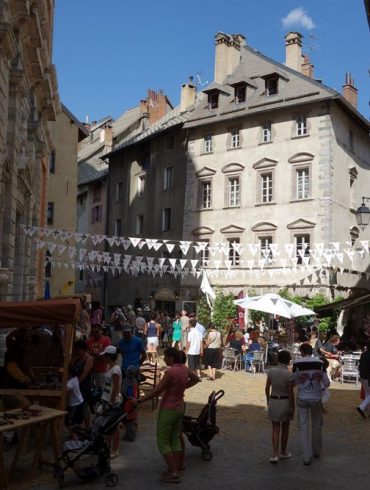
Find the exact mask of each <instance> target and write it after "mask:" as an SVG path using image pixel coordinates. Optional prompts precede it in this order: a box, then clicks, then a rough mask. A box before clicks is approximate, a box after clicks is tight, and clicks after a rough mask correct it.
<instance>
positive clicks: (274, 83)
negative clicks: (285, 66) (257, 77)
mask: <svg viewBox="0 0 370 490" xmlns="http://www.w3.org/2000/svg"><path fill="white" fill-rule="evenodd" d="M278 87H279V77H277V76H275V75H274V76H272V77H268V78H265V95H267V97H269V96H270V95H276V94H277V93H278Z"/></svg>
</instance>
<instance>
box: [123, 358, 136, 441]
mask: <svg viewBox="0 0 370 490" xmlns="http://www.w3.org/2000/svg"><path fill="white" fill-rule="evenodd" d="M137 374H138V368H137V367H135V366H129V367H128V368H127V369H126V373H125V377H124V378H123V383H122V390H121V393H122V396H123V399H124V410H125V411H126V412H129V413H128V414H127V418H126V422H125V426H126V434H125V436H124V437H123V440H124V441H131V442H133V441H134V440H135V438H136V420H137V411H136V409H134V410H132V408H133V407H132V405H131V403H130V400H131V399H133V398H135V399H136V398H138V397H139V389H138V381H137Z"/></svg>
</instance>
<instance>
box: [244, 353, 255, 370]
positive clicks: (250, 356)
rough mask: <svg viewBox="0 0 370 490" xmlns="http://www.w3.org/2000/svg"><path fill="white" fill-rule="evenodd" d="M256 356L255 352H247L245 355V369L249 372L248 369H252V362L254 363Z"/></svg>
mask: <svg viewBox="0 0 370 490" xmlns="http://www.w3.org/2000/svg"><path fill="white" fill-rule="evenodd" d="M253 357H254V354H253V352H247V353H246V354H244V357H243V360H244V362H245V369H246V370H247V369H248V368H251V367H252V361H253Z"/></svg>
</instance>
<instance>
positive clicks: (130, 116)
mask: <svg viewBox="0 0 370 490" xmlns="http://www.w3.org/2000/svg"><path fill="white" fill-rule="evenodd" d="M141 117H143V114H142V112H141V111H140V107H134V108H133V109H129V110H128V111H126V112H125V113H124V114H122V116H121V117H119V118H118V119H117V120H116V121H114V122H113V125H112V136H113V138H117V137H118V136H119V135H120V134H122V133H123V132H125V131H126V130H127V129H129V128H130V126H132V125H133V124H135V122H136V121H138V120H139V119H141ZM108 121H109V118H105V121H104V120H102V121H101V122H100V123H99V125H95V127H94V129H97V128H99V127H100V126H102V125H103V124H105V123H106V122H108ZM88 138H89V137H88ZM88 138H87V141H86V142H85V144H84V146H83V147H82V148H81V149H80V151H79V152H78V161H79V162H81V161H84V160H87V159H88V158H89V157H91V156H93V155H95V154H96V153H98V152H101V151H102V150H103V149H104V142H101V141H100V137H99V136H98V137H96V138H94V139H93V140H92V141H89V140H88Z"/></svg>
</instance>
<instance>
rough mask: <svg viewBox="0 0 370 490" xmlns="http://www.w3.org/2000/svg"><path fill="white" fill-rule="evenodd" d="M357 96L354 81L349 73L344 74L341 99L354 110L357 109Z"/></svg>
mask: <svg viewBox="0 0 370 490" xmlns="http://www.w3.org/2000/svg"><path fill="white" fill-rule="evenodd" d="M357 96H358V90H357V88H356V87H355V81H354V80H353V78H352V75H351V74H350V73H346V82H345V84H344V85H343V97H344V98H345V99H346V101H347V102H349V103H350V104H351V105H352V106H353V107H354V108H355V109H357Z"/></svg>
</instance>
